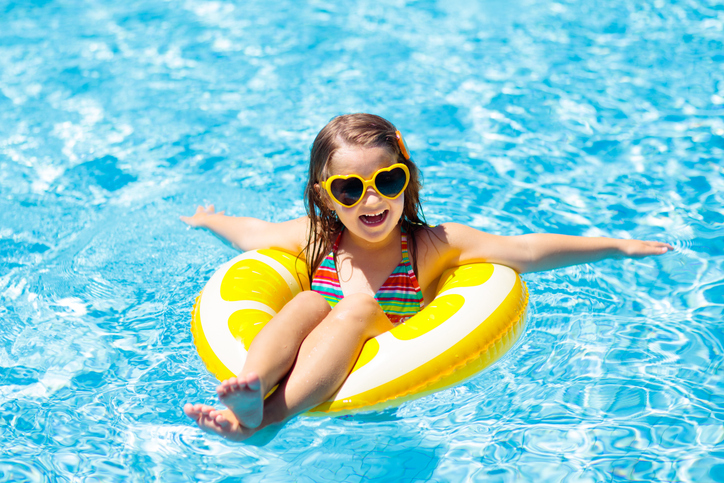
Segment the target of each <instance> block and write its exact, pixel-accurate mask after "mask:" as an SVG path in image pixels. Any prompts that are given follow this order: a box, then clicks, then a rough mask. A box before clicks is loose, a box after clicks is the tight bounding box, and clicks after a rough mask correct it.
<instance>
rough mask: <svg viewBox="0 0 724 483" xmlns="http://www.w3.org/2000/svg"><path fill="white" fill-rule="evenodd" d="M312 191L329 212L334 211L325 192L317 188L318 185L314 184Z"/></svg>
mask: <svg viewBox="0 0 724 483" xmlns="http://www.w3.org/2000/svg"><path fill="white" fill-rule="evenodd" d="M314 191H315V192H316V193H317V196H319V199H320V200H322V203H324V206H325V208H327V209H328V210H329V211H334V203H332V200H330V199H329V195H327V192H326V191H324V190H323V189H322V187H321V186H319V183H314Z"/></svg>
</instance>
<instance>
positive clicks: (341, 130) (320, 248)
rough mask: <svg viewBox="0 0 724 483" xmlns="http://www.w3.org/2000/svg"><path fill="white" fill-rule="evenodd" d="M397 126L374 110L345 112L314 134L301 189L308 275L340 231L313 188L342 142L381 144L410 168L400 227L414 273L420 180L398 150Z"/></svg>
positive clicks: (419, 221) (422, 221) (422, 220)
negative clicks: (306, 222)
mask: <svg viewBox="0 0 724 483" xmlns="http://www.w3.org/2000/svg"><path fill="white" fill-rule="evenodd" d="M395 131H397V129H396V128H395V126H394V125H393V124H392V123H390V122H389V121H387V120H385V119H383V118H381V117H380V116H375V115H374V114H345V115H343V116H338V117H335V118H334V119H332V120H331V121H330V122H329V124H327V125H326V126H324V128H323V129H322V130H321V131H320V132H319V134H317V137H316V139H315V140H314V144H313V145H312V152H311V155H310V159H309V180H308V181H307V187H306V189H305V191H304V198H305V205H306V208H307V215H309V233H308V236H307V246H306V247H305V248H304V251H305V255H306V259H307V267H308V272H309V279H310V280H311V279H312V277H313V275H314V272H315V271H316V270H317V267H319V265H320V264H321V263H322V260H324V257H325V256H327V254H328V253H329V251H330V250H331V249H332V245H333V243H334V240H335V239H336V237H337V236H338V235H339V233H340V232H341V231H342V228H343V225H342V222H341V221H339V218H337V214H336V213H335V212H334V211H332V210H331V209H329V206H328V205H327V203H326V201H325V199H324V198H323V196H326V195H325V193H324V192H322V191H321V190H319V189H318V188H315V185H318V184H319V183H321V182H322V181H324V180H325V179H326V177H327V166H328V164H329V161H330V160H331V159H332V158H333V157H334V153H335V152H336V151H337V150H338V149H340V148H342V147H344V146H352V147H354V146H360V147H364V148H385V149H387V150H388V151H389V152H390V153H391V154H392V155H393V156H395V157H396V158H397V160H396V161H395V162H396V163H404V164H405V165H406V166H407V168H408V169H409V170H410V182H409V184H408V185H407V188H405V204H404V207H403V210H402V218H401V225H402V229H403V230H405V231H406V232H407V234H408V244H409V246H410V256H411V258H412V267H413V270H414V271H415V274H417V256H416V255H417V246H416V243H415V233H416V232H417V231H418V230H420V229H422V228H423V227H426V226H428V225H427V222H426V221H425V216H424V215H423V213H422V206H421V205H420V188H421V187H422V182H421V179H420V177H421V176H420V171H419V170H418V169H417V166H415V163H413V162H412V160H411V159H410V160H408V159H405V157H404V156H403V155H402V152H401V151H400V147H399V145H398V143H397V136H396V135H395Z"/></svg>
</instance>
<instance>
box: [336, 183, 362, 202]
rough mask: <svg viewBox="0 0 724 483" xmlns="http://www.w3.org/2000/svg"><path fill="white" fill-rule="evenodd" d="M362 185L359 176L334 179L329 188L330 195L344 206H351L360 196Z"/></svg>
mask: <svg viewBox="0 0 724 483" xmlns="http://www.w3.org/2000/svg"><path fill="white" fill-rule="evenodd" d="M363 187H364V185H363V184H362V180H360V179H359V178H347V179H335V180H334V181H332V184H331V185H330V187H329V189H330V191H332V196H334V199H336V200H337V201H338V202H339V203H340V204H342V205H344V206H352V205H353V204H355V203H357V201H359V199H360V198H362V194H363V193H362V189H363Z"/></svg>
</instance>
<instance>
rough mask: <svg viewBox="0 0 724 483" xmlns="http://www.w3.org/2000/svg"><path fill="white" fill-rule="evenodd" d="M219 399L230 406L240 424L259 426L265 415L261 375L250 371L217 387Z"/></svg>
mask: <svg viewBox="0 0 724 483" xmlns="http://www.w3.org/2000/svg"><path fill="white" fill-rule="evenodd" d="M216 393H217V394H218V395H219V400H220V401H221V402H222V403H223V404H224V406H226V407H228V408H229V409H230V410H231V412H232V413H234V416H236V418H235V419H236V420H237V422H238V423H239V424H241V425H242V426H244V427H245V428H250V429H253V428H257V427H259V425H260V424H261V421H262V419H263V417H264V395H263V394H262V393H261V380H260V379H259V376H258V375H256V374H255V373H253V372H250V373H249V374H247V375H246V377H245V378H243V377H232V378H231V379H227V380H225V381H224V382H222V383H221V384H220V385H219V387H217V388H216Z"/></svg>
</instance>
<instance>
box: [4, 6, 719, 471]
mask: <svg viewBox="0 0 724 483" xmlns="http://www.w3.org/2000/svg"><path fill="white" fill-rule="evenodd" d="M723 29H724V6H723V5H722V3H721V2H720V1H718V0H689V1H686V2H684V1H682V2H676V1H671V0H610V1H608V2H573V1H559V2H552V1H544V0H509V1H506V2H498V1H494V0H489V1H480V2H469V1H466V2H463V1H453V0H446V1H439V2H435V1H424V0H420V1H401V0H383V1H378V0H376V1H367V0H363V1H361V2H332V1H324V0H315V1H310V2H292V1H279V2H275V3H274V4H273V6H271V4H269V3H268V2H261V1H256V0H252V1H248V2H224V1H211V2H205V1H201V0H184V1H161V0H144V1H136V0H130V1H125V2H111V1H109V0H95V1H93V0H88V1H82V0H58V1H52V0H38V1H35V2H30V1H27V2H12V1H10V2H8V1H7V0H6V1H0V320H1V321H2V328H1V329H0V480H2V481H104V482H107V481H128V480H131V481H150V480H152V479H154V478H157V479H159V480H161V481H229V478H231V479H234V478H240V477H243V479H244V481H262V480H263V481H302V482H325V481H363V480H368V479H373V478H374V479H381V480H384V481H465V480H467V481H576V482H578V481H591V482H593V481H628V480H635V481H695V482H711V481H724V444H723V442H724V375H723V374H722V353H723V352H724V348H723V346H724V330H723V327H724V323H723V322H722V314H723V312H724V214H723V213H722V212H723V210H722V205H723V203H722V201H723V199H724V194H723V193H724V169H723V168H722V164H724V163H722V158H723V155H724V69H722V61H724V31H723ZM356 111H365V112H373V113H377V114H380V115H382V116H384V117H387V118H389V119H390V120H391V121H392V122H394V123H395V124H396V125H397V126H398V127H399V128H400V129H401V130H402V132H403V133H404V134H405V136H406V138H407V141H408V144H409V146H410V148H411V151H412V154H413V157H414V159H415V160H416V161H417V163H418V164H419V165H420V167H421V169H422V171H423V174H424V180H425V190H424V193H423V194H424V201H425V210H426V214H427V216H428V220H429V221H431V222H433V223H439V222H442V221H449V220H454V221H458V222H462V223H466V224H469V225H472V226H474V227H476V228H479V229H482V230H485V231H489V232H493V233H498V234H520V233H528V232H556V233H564V234H573V235H589V236H595V235H606V236H616V237H627V238H628V237H633V238H644V239H653V240H662V241H668V242H670V243H672V244H673V245H675V246H676V247H677V249H676V250H675V252H673V253H671V254H667V255H665V256H663V257H660V258H655V259H654V258H648V259H643V260H609V261H605V262H601V263H598V264H594V265H584V266H579V267H573V268H568V269H562V270H557V271H554V272H547V273H540V274H530V275H526V276H525V280H526V281H527V283H528V287H529V289H530V293H531V302H530V318H529V322H528V326H527V328H526V331H525V333H524V335H523V336H522V338H521V340H520V342H519V344H518V345H517V346H516V347H514V348H513V350H512V351H511V352H509V353H508V355H507V356H506V357H505V358H504V359H503V360H501V361H500V362H499V363H498V364H496V365H495V366H494V367H492V368H491V369H489V370H488V371H486V372H485V373H483V374H481V375H479V376H477V377H476V378H474V379H473V380H471V381H470V382H468V383H466V384H464V385H462V386H460V387H457V388H455V389H451V390H447V391H444V392H441V393H439V394H436V395H433V396H430V397H426V398H423V399H420V400H418V401H415V402H411V403H407V404H405V405H403V406H401V407H400V408H399V409H396V410H390V411H386V412H382V413H373V414H366V415H358V416H354V417H349V418H321V419H316V418H314V419H312V418H297V419H294V420H293V421H292V422H291V423H290V424H289V425H288V426H286V427H285V428H284V429H283V430H282V431H281V433H280V434H279V436H278V437H277V438H276V439H275V440H274V441H273V442H272V443H270V444H269V445H267V446H266V447H263V448H252V447H247V446H239V445H234V444H229V443H227V442H225V441H221V440H218V439H215V438H212V437H209V436H207V435H205V434H203V433H202V432H200V431H199V430H198V429H196V428H195V427H194V426H192V425H191V424H189V421H188V420H187V419H186V418H185V416H184V415H183V413H182V411H181V406H182V405H183V403H185V402H187V401H194V402H206V403H213V402H214V391H213V389H214V387H215V385H216V382H215V380H214V379H213V377H212V376H211V375H209V374H208V373H207V371H206V370H205V368H204V366H203V363H202V362H201V361H200V359H199V358H198V357H197V355H196V353H195V349H194V346H193V343H192V338H191V334H190V330H189V322H190V310H191V306H192V303H193V300H194V297H195V296H196V294H197V293H198V292H199V290H200V289H201V288H202V286H203V284H204V282H205V280H206V279H207V278H208V277H209V276H210V275H211V273H213V271H214V269H215V267H217V266H218V265H219V264H221V263H222V262H224V261H226V260H228V259H230V258H231V257H232V256H234V255H235V254H236V252H235V251H234V250H233V249H232V248H231V247H229V246H227V245H225V244H224V243H223V242H221V241H220V240H218V239H217V238H215V237H213V236H212V235H210V234H209V233H208V232H204V231H201V230H187V229H186V227H185V226H184V225H183V224H182V223H181V222H180V221H179V220H178V217H179V216H180V215H182V214H190V213H192V212H193V211H194V209H195V207H196V205H197V204H203V203H215V204H216V206H217V208H218V209H226V210H227V212H228V213H230V214H235V215H252V216H259V217H263V218H265V219H268V220H273V221H281V220H286V219H288V218H290V217H295V216H299V215H301V214H302V213H303V205H302V202H301V194H302V187H303V180H304V177H305V170H306V163H307V156H308V152H309V147H310V145H311V142H312V140H313V138H314V136H315V135H316V133H317V132H318V131H319V129H321V127H322V126H323V125H324V124H325V123H326V122H327V121H328V120H329V119H330V118H331V117H333V116H334V115H337V114H341V113H346V112H356Z"/></svg>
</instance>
